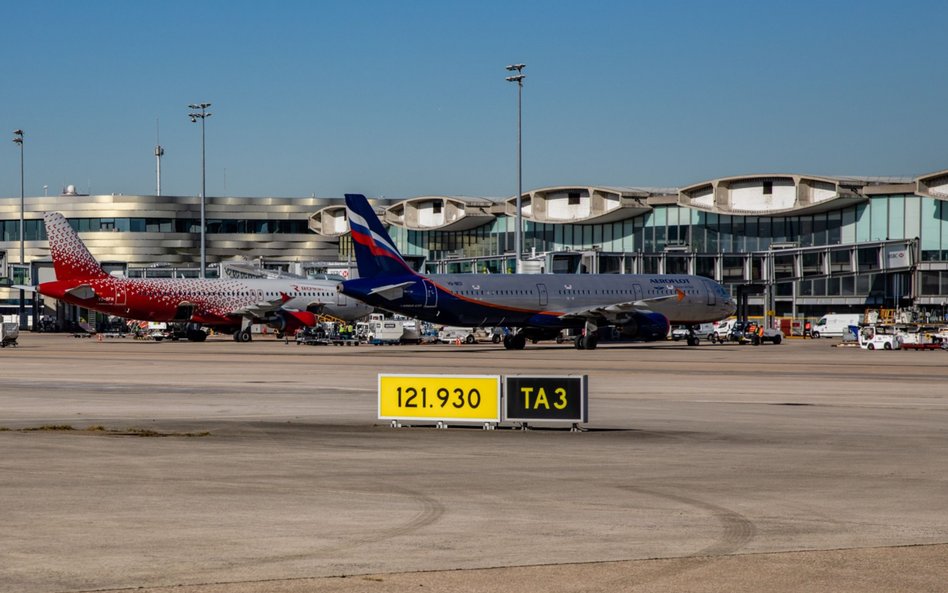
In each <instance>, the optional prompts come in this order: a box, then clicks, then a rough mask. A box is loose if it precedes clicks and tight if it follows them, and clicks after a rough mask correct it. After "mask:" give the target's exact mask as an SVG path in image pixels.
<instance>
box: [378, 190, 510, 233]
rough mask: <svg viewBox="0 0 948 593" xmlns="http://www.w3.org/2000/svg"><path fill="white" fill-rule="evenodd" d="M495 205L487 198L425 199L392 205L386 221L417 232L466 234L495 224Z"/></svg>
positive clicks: (404, 201)
mask: <svg viewBox="0 0 948 593" xmlns="http://www.w3.org/2000/svg"><path fill="white" fill-rule="evenodd" d="M491 206H493V203H492V202H490V201H487V200H483V199H474V198H458V197H451V196H421V197H417V198H410V199H408V200H402V201H401V202H397V203H395V204H392V205H391V206H389V207H388V208H386V209H385V212H384V214H383V218H382V220H383V221H384V222H386V223H388V224H392V225H396V226H400V227H404V228H407V229H409V230H413V231H434V230H439V231H466V230H470V229H473V228H477V227H479V226H482V225H485V224H487V223H489V222H491V221H493V220H494V219H495V218H496V216H494V215H493V214H491V212H490V209H491Z"/></svg>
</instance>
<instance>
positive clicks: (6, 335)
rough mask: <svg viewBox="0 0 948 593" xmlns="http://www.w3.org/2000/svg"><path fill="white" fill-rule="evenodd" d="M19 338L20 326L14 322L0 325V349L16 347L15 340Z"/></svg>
mask: <svg viewBox="0 0 948 593" xmlns="http://www.w3.org/2000/svg"><path fill="white" fill-rule="evenodd" d="M19 336H20V326H19V325H17V324H16V322H5V323H0V348H6V347H7V346H13V347H14V348H15V347H16V346H17V341H16V340H17V338H18V337H19Z"/></svg>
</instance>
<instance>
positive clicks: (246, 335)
mask: <svg viewBox="0 0 948 593" xmlns="http://www.w3.org/2000/svg"><path fill="white" fill-rule="evenodd" d="M251 340H253V336H252V335H251V334H250V328H249V327H247V328H244V329H239V330H237V331H235V332H234V341H235V342H249V341H251Z"/></svg>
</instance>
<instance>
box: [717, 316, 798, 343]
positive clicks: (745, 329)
mask: <svg viewBox="0 0 948 593" xmlns="http://www.w3.org/2000/svg"><path fill="white" fill-rule="evenodd" d="M759 327H760V326H759V325H758V324H757V323H756V322H754V321H750V322H746V321H737V322H734V323H733V324H731V326H730V331H729V332H728V333H727V335H726V336H723V337H722V336H721V334H720V332H718V331H714V332H712V333H711V335H710V336H708V339H710V340H711V342H712V343H713V342H720V343H722V344H723V343H724V342H737V343H738V344H754V345H755V346H757V345H759V344H762V343H764V342H771V343H773V344H779V343H780V342H782V341H783V332H782V331H780V330H779V329H773V328H770V327H768V328H764V335H762V336H761V335H760V334H759V332H758V328H759Z"/></svg>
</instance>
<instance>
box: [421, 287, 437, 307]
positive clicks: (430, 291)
mask: <svg viewBox="0 0 948 593" xmlns="http://www.w3.org/2000/svg"><path fill="white" fill-rule="evenodd" d="M421 282H422V284H424V286H425V307H426V308H434V307H437V306H438V288H437V287H436V286H435V285H434V284H433V283H432V282H431V281H430V280H422V281H421Z"/></svg>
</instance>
